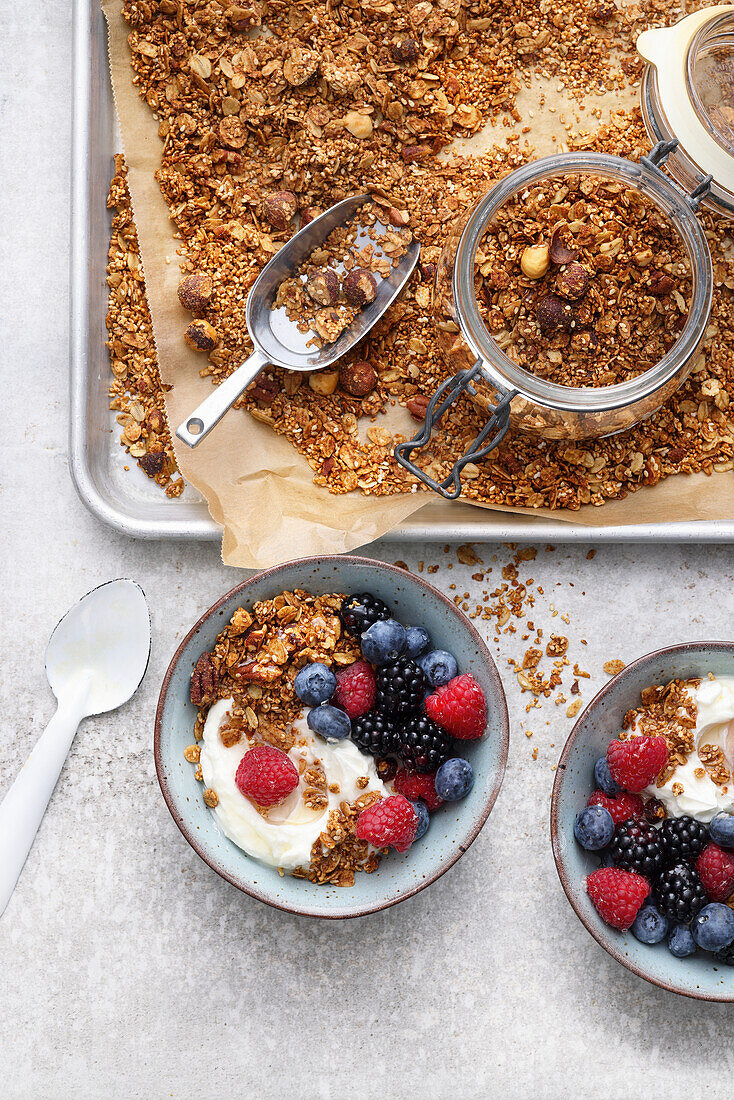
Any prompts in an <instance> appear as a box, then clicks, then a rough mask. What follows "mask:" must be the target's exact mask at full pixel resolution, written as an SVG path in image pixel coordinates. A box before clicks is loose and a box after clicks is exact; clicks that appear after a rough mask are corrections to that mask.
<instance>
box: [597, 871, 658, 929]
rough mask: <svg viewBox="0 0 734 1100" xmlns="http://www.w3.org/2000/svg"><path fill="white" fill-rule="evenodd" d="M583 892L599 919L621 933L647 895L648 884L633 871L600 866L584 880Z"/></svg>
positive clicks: (635, 914)
mask: <svg viewBox="0 0 734 1100" xmlns="http://www.w3.org/2000/svg"><path fill="white" fill-rule="evenodd" d="M586 891H587V893H588V895H589V897H590V898H591V900H592V902H593V903H594V908H595V909H596V911H597V913H598V914H599V916H600V917H601V919H602V920H603V921H606V923H607V924H611V926H612V928H619V929H620V931H624V930H625V929H627V928H629V927H630V925H631V924H632V923H633V921H634V919H635V917H636V916H637V914H638V912H639V910H640V907H641V906H642V903H643V901H644V900H645V898H646V897H647V896H648V894H649V893H650V883H649V882H648V881H647V879H646V878H643V876H642V875H638V874H637V873H636V872H635V871H623V870H622V869H621V868H619V867H601V868H600V869H599V870H598V871H594V873H593V874H591V875H589V877H588V878H587V880H586Z"/></svg>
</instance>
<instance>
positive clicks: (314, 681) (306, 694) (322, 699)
mask: <svg viewBox="0 0 734 1100" xmlns="http://www.w3.org/2000/svg"><path fill="white" fill-rule="evenodd" d="M293 687H294V689H295V692H296V695H297V696H298V698H299V699H300V700H301V702H302V703H305V704H306V706H307V707H317V706H318V705H319V703H328V701H329V699H331V697H332V695H333V694H334V692H335V691H336V676H335V675H334V673H333V672H332V671H331V669H330V668H327V667H326V665H322V664H319V663H318V662H315V663H314V664H312V665H305V667H304V668H302V669H301V670H300V671H299V672H298V673H297V675H296V679H295V683H294V685H293Z"/></svg>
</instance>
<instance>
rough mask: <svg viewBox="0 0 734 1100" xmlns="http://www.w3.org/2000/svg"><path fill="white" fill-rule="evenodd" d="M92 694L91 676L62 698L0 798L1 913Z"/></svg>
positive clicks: (14, 884) (16, 880) (26, 855)
mask: <svg viewBox="0 0 734 1100" xmlns="http://www.w3.org/2000/svg"><path fill="white" fill-rule="evenodd" d="M88 695H89V682H88V681H87V682H86V683H85V685H84V687H83V689H82V690H80V691H78V692H76V693H74V694H73V695H71V696H69V697H68V698H67V699H65V700H63V701H61V702H59V706H58V709H57V711H56V713H55V714H54V716H53V718H52V719H51V721H50V722H49V724H48V725H47V726H46V729H45V730H44V731H43V733H42V734H41V736H40V737H39V739H38V741H37V742H36V744H35V745H34V747H33V749H32V750H31V754H30V756H29V757H28V759H27V760H26V762H25V764H24V765H23V767H22V768H21V770H20V772H19V773H18V775H17V777H16V779H15V781H14V783H13V785H12V786H11V788H10V790H9V791H8V793H7V794H6V795H5V798H4V799H3V800H2V802H0V916H2V914H3V912H4V910H5V907H6V905H7V904H8V902H9V901H10V898H11V896H12V894H13V890H14V889H15V886H16V883H17V882H18V879H19V878H20V873H21V871H22V870H23V865H24V863H25V861H26V859H27V858H28V853H29V852H30V850H31V848H32V846H33V841H34V840H35V837H36V833H37V832H38V826H39V825H40V824H41V821H42V820H43V815H44V814H45V812H46V807H47V806H48V803H49V800H50V798H51V795H52V794H53V791H54V787H55V786H56V783H57V780H58V778H59V775H60V774H61V769H62V768H63V766H64V761H65V760H66V757H67V755H68V753H69V749H70V748H71V743H72V741H73V740H74V734H75V733H76V731H77V728H78V726H79V723H80V721H81V719H82V718H83V717H84V716H85V714H86V711H85V709H84V705H85V703H86V700H87V697H88Z"/></svg>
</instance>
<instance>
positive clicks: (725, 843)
mask: <svg viewBox="0 0 734 1100" xmlns="http://www.w3.org/2000/svg"><path fill="white" fill-rule="evenodd" d="M709 833H710V835H711V839H712V840H713V842H714V844H718V845H719V847H720V848H734V814H727V813H721V814H717V815H716V817H714V818H712V820H711V824H710V825H709Z"/></svg>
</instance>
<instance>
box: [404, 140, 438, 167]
mask: <svg viewBox="0 0 734 1100" xmlns="http://www.w3.org/2000/svg"><path fill="white" fill-rule="evenodd" d="M400 155H401V157H402V158H403V160H404V161H405V163H406V164H412V163H413V161H416V160H425V159H426V157H429V156H430V155H431V147H430V145H404V146H403V148H402V149H401V151H400Z"/></svg>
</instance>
